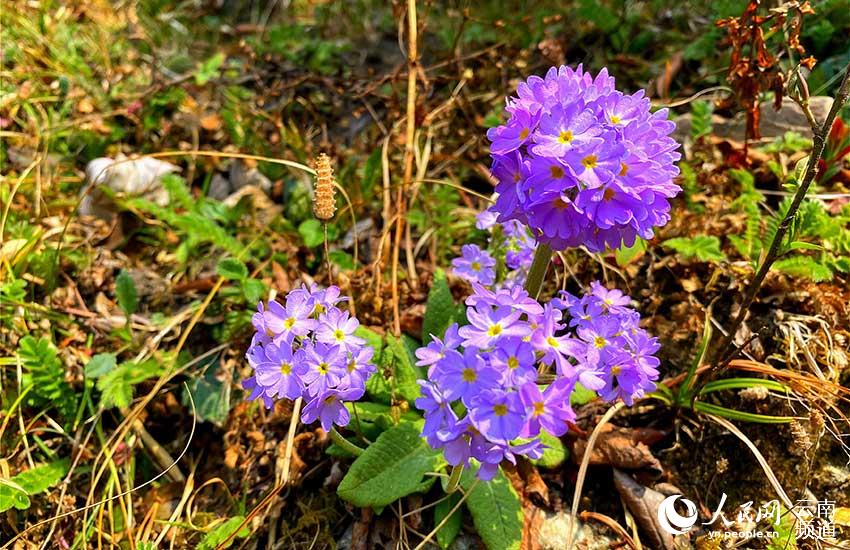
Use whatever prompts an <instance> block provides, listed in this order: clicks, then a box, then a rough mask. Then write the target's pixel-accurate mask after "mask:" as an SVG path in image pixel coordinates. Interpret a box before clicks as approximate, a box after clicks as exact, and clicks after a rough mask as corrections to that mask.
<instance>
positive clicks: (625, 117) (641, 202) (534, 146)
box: [487, 66, 681, 252]
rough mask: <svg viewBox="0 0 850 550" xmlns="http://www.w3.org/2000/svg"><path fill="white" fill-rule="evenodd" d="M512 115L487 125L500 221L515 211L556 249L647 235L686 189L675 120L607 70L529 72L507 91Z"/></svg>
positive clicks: (596, 246)
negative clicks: (618, 84) (620, 86)
mask: <svg viewBox="0 0 850 550" xmlns="http://www.w3.org/2000/svg"><path fill="white" fill-rule="evenodd" d="M505 111H506V113H507V115H508V121H507V123H506V124H504V125H502V126H498V127H496V128H492V129H491V130H490V131H488V132H487V137H488V138H489V139H490V142H491V145H490V153H491V156H492V158H493V165H492V169H491V170H492V173H493V176H494V177H495V178H496V179H497V180H498V184H497V186H496V192H497V193H498V194H499V197H498V199H497V200H496V204H495V207H494V210H495V211H496V212H498V214H499V221H502V222H504V221H507V220H519V221H520V222H522V223H524V224H526V225H528V226H529V228H531V230H532V232H533V233H534V235H535V237H536V238H537V240H538V241H539V242H541V243H545V244H547V245H549V246H551V247H552V248H553V249H555V250H563V249H565V248H569V247H577V246H585V247H587V248H588V249H589V250H590V251H593V252H599V251H602V250H604V249H605V248H606V246H607V247H610V248H612V249H615V248H619V247H620V246H621V245H623V244H625V245H627V246H631V245H632V244H634V241H635V238H636V237H642V238H644V239H651V238H652V237H653V230H654V228H655V227H658V226H661V225H664V224H665V223H667V221H668V220H669V219H670V213H669V212H670V203H669V199H670V198H672V197H674V196H675V195H676V194H678V193H679V191H680V190H681V189H680V187H679V186H678V185H676V184H675V183H674V182H673V179H674V178H675V177H676V176H677V175H678V173H679V170H678V168H677V167H676V165H675V162H676V161H677V160H678V159H679V158H680V156H681V155H680V154H679V153H678V152H677V151H676V149H677V148H678V144H677V143H676V141H675V140H674V139H673V138H671V137H670V136H669V134H670V133H671V132H672V131H673V130H674V128H675V125H674V124H673V123H672V122H670V121H669V120H667V110H666V109H661V110H659V111H656V112H655V113H652V112H650V102H649V100H648V99H647V98H645V97H644V95H643V92H642V91H639V92H637V93H635V94H632V95H625V94H623V93H622V92H619V91H617V90H616V89H615V88H614V79H613V78H612V77H610V76H609V75H608V72H607V70H606V69H602V70H601V71H600V72H599V74H598V75H596V77H595V78H594V77H593V76H591V74H590V73H587V72H584V70H583V69H582V67H581V66H579V67H578V69H576V70H573V69H571V68H569V67H565V66H562V67H559V68H555V67H553V68H551V69H550V70H549V72H548V73H547V74H546V76H545V77H544V78H540V77H538V76H532V77H531V78H529V79H528V80H526V81H525V82H522V83H521V84H520V85H519V87H518V88H517V96H516V97H512V98H510V99H508V102H507V106H506V108H505Z"/></svg>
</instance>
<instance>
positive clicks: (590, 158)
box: [581, 155, 599, 170]
mask: <svg viewBox="0 0 850 550" xmlns="http://www.w3.org/2000/svg"><path fill="white" fill-rule="evenodd" d="M598 162H599V159H598V158H597V157H596V155H587V156H586V157H584V158H583V159H581V163H582V164H583V165H584V167H585V168H587V169H588V170H592V169H593V168H596V164H597V163H598Z"/></svg>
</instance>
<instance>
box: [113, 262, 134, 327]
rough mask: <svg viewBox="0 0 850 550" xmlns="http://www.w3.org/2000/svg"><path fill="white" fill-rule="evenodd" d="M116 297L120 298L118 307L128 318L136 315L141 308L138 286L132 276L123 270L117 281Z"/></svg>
mask: <svg viewBox="0 0 850 550" xmlns="http://www.w3.org/2000/svg"><path fill="white" fill-rule="evenodd" d="M115 296H116V297H117V298H118V306H119V307H120V308H121V311H123V312H124V314H125V315H126V316H127V317H129V316H130V315H132V314H134V313H136V309H137V308H138V307H139V296H138V294H136V284H135V283H134V282H133V278H132V277H130V274H129V273H127V272H126V271H124V270H121V273H119V274H118V277H117V278H116V279H115Z"/></svg>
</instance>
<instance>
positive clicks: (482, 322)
mask: <svg viewBox="0 0 850 550" xmlns="http://www.w3.org/2000/svg"><path fill="white" fill-rule="evenodd" d="M466 315H467V317H468V318H469V322H470V324H469V325H467V326H465V327H461V328H460V330H458V334H460V336H461V337H462V338H463V339H464V340H463V345H464V346H467V347H468V346H475V347H477V348H482V349H484V348H488V347H490V346H491V345H492V344H494V343H495V342H496V341H497V340H499V339H501V338H508V337H511V336H518V337H520V338H522V337H523V336H526V335H527V334H528V333H529V332H530V331H529V329H528V325H527V324H526V323H523V322H522V321H520V316H521V315H522V312H521V311H516V310H512V309H511V308H510V307H508V306H503V307H500V308H497V309H492V308H489V307H481V306H479V307H476V308H473V309H468V310H467V312H466Z"/></svg>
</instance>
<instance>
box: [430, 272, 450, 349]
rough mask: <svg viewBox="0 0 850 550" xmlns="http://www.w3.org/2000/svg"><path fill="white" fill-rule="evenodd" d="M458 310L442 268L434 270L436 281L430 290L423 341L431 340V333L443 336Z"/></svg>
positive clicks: (438, 336)
mask: <svg viewBox="0 0 850 550" xmlns="http://www.w3.org/2000/svg"><path fill="white" fill-rule="evenodd" d="M456 312H457V306H456V305H455V300H454V297H452V291H451V289H450V288H449V283H448V281H447V280H446V274H445V272H444V271H443V270H442V269H438V270H436V271H435V272H434V283H433V284H432V285H431V290H429V291H428V303H427V305H426V306H425V318H424V319H423V320H422V341H423V342H430V341H431V335H434V336H436V337H437V338H442V337H443V335H444V334H445V333H446V329H447V328H448V327H449V325H451V324H452V323H453V322H454V320H455V319H454V316H455V313H456Z"/></svg>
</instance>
